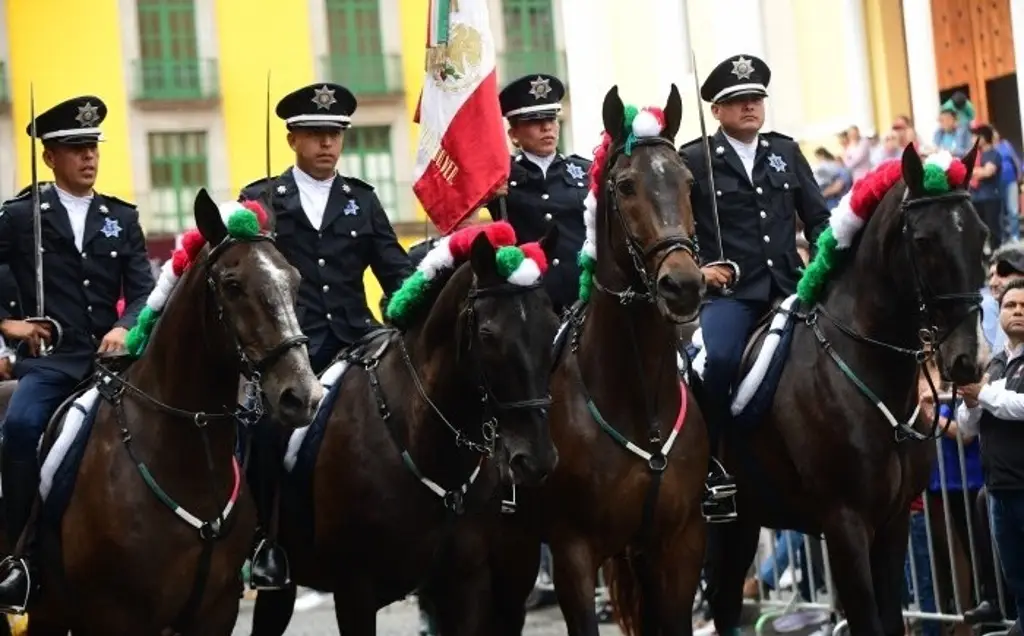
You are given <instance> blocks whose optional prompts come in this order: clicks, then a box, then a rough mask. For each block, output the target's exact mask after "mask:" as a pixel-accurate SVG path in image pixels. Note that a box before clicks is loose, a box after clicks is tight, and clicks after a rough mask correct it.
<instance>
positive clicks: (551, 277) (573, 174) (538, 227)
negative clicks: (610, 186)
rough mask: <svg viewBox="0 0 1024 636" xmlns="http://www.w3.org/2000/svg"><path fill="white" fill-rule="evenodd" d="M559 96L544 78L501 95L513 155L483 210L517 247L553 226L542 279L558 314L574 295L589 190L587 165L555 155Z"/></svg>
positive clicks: (525, 80) (553, 82)
mask: <svg viewBox="0 0 1024 636" xmlns="http://www.w3.org/2000/svg"><path fill="white" fill-rule="evenodd" d="M564 96H565V86H563V85H562V82H561V81H559V79H558V78H557V77H554V76H553V75H544V74H536V75H527V76H525V77H521V78H519V79H517V80H515V81H514V82H511V83H510V84H509V85H508V86H506V87H505V88H504V89H503V90H502V91H501V94H500V95H499V96H498V99H499V100H500V102H501V113H502V115H504V116H505V118H506V119H507V120H508V137H509V139H510V140H511V141H512V144H513V145H514V146H515V147H516V148H518V149H519V152H517V153H516V154H514V155H512V169H511V172H510V174H509V180H508V185H507V186H505V187H503V188H500V189H499V191H498V194H499V196H498V197H497V198H495V199H494V200H492V201H491V202H490V203H489V204H488V205H487V210H488V211H489V212H490V213H491V218H493V219H495V220H501V219H502V218H504V219H506V220H507V221H508V222H509V223H510V224H511V225H512V227H513V228H515V231H516V238H517V239H518V240H519V242H521V243H526V242H529V241H538V240H540V239H541V238H543V236H544V235H545V234H546V233H547V232H548V230H549V229H550V227H551V226H552V225H556V226H557V227H558V230H559V232H558V242H557V244H556V247H555V255H554V258H552V259H551V263H550V267H549V268H548V271H547V272H546V273H545V274H544V287H545V289H546V290H547V292H548V295H549V296H550V297H551V302H552V305H553V306H554V308H555V311H556V312H558V313H562V311H563V310H565V309H566V308H569V307H571V306H572V304H573V303H575V302H576V298H577V296H578V295H579V288H580V270H579V265H578V264H577V260H576V259H577V257H578V256H579V252H580V249H581V248H582V247H583V239H584V238H586V230H585V229H584V225H583V200H584V199H586V198H587V192H588V191H589V187H590V176H589V174H588V171H589V170H590V161H588V160H587V159H584V158H583V157H580V156H578V155H569V156H565V155H562V154H561V153H559V152H558V135H559V123H558V114H559V113H560V112H561V111H562V104H561V101H562V98H563V97H564ZM501 195H504V196H501Z"/></svg>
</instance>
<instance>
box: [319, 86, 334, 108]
mask: <svg viewBox="0 0 1024 636" xmlns="http://www.w3.org/2000/svg"><path fill="white" fill-rule="evenodd" d="M313 103H314V104H316V109H317V110H321V109H322V110H330V109H331V106H334V105H335V104H337V103H338V100H337V99H335V98H334V89H332V88H328V87H327V85H326V84H324V85H323V86H321V87H320V88H314V89H313Z"/></svg>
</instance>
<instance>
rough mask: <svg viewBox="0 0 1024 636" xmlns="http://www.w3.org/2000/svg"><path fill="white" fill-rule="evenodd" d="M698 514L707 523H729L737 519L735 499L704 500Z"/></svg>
mask: <svg viewBox="0 0 1024 636" xmlns="http://www.w3.org/2000/svg"><path fill="white" fill-rule="evenodd" d="M700 513H701V516H703V517H704V521H706V522H707V523H731V522H733V521H736V519H738V518H739V514H738V513H737V512H736V500H735V499H721V500H705V501H703V502H701V504H700Z"/></svg>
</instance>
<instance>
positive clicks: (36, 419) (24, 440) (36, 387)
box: [3, 367, 78, 461]
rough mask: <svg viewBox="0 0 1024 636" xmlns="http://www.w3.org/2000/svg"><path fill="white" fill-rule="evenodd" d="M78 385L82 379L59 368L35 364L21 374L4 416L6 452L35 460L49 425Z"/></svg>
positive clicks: (9, 454)
mask: <svg viewBox="0 0 1024 636" xmlns="http://www.w3.org/2000/svg"><path fill="white" fill-rule="evenodd" d="M76 386H78V380H76V379H75V378H73V377H71V376H69V375H67V374H66V373H63V372H62V371H57V370H56V369H47V368H40V367H35V368H31V369H29V370H28V371H27V372H26V373H25V375H23V376H21V377H20V378H19V379H18V386H17V388H15V390H14V395H12V396H11V402H10V404H9V405H8V407H7V417H6V418H5V419H4V424H3V434H4V449H5V454H6V455H7V456H9V457H10V458H11V459H13V460H15V461H34V460H35V458H36V452H37V447H38V445H39V438H41V437H42V436H43V432H44V431H45V430H46V425H47V424H48V423H49V421H50V418H51V417H52V416H53V413H54V411H56V410H57V407H58V406H60V403H61V402H63V401H64V400H66V399H67V398H68V396H69V395H71V393H73V392H74V390H75V387H76Z"/></svg>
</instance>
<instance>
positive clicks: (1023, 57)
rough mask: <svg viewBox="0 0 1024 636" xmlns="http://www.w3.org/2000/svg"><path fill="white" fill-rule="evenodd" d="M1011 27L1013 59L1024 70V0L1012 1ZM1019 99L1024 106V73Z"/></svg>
mask: <svg viewBox="0 0 1024 636" xmlns="http://www.w3.org/2000/svg"><path fill="white" fill-rule="evenodd" d="M1010 27H1011V29H1012V35H1013V58H1014V59H1015V60H1017V68H1024V0H1010ZM1017 99H1018V100H1019V103H1020V104H1024V73H1018V74H1017ZM1020 116H1021V130H1024V109H1021V112H1020Z"/></svg>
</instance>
